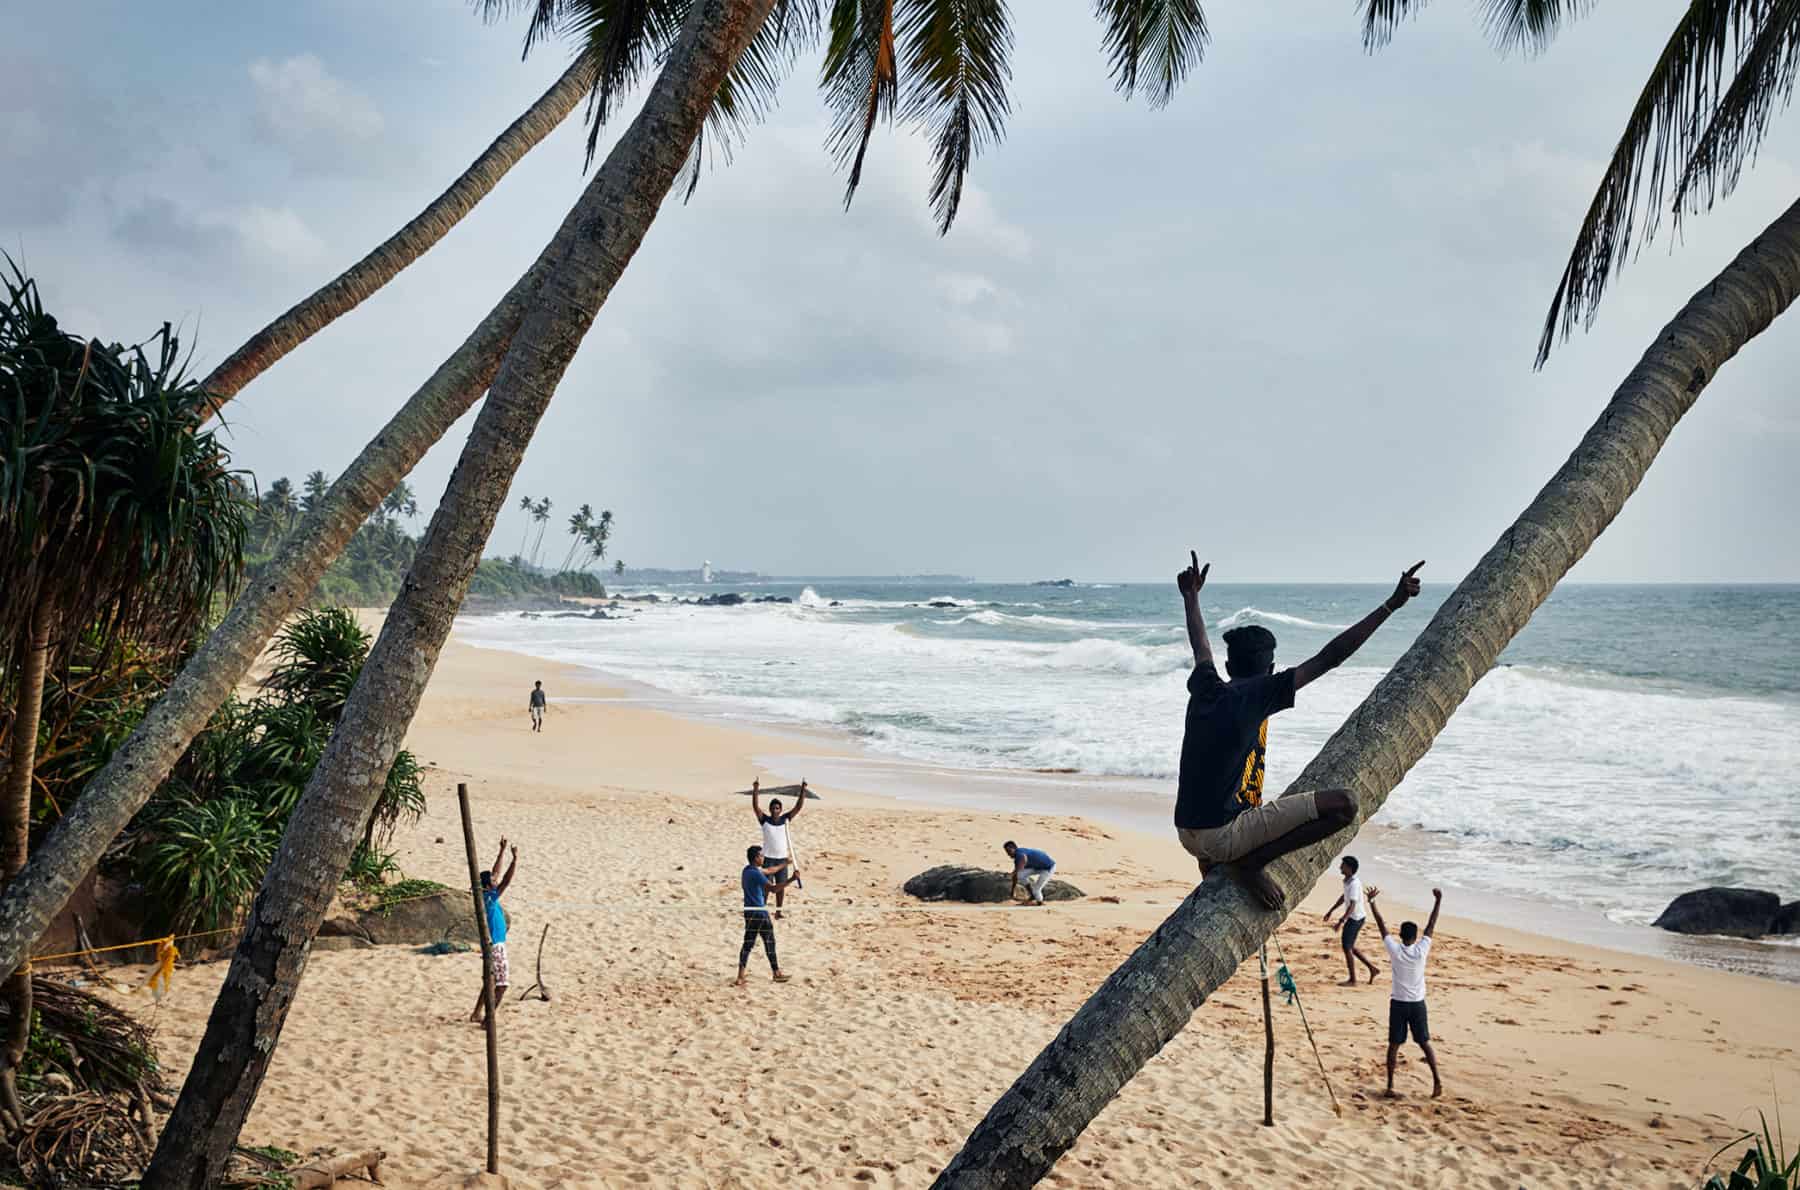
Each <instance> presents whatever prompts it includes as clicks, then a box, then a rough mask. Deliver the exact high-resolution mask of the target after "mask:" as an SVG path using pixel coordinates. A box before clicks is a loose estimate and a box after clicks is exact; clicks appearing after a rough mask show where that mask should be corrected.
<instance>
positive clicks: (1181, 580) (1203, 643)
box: [1175, 550, 1213, 667]
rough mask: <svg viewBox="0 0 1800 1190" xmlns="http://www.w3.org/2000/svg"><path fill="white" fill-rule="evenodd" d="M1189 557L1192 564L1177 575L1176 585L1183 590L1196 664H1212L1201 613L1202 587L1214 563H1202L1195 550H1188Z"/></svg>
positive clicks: (1190, 640) (1189, 634)
mask: <svg viewBox="0 0 1800 1190" xmlns="http://www.w3.org/2000/svg"><path fill="white" fill-rule="evenodd" d="M1188 559H1189V561H1190V562H1191V563H1192V565H1190V566H1189V567H1188V568H1187V569H1186V570H1184V571H1182V572H1181V573H1180V574H1178V575H1176V576H1175V586H1176V588H1177V589H1178V590H1180V592H1181V606H1182V610H1183V611H1184V612H1186V614H1187V632H1188V644H1190V645H1192V646H1193V649H1194V665H1195V666H1196V667H1199V666H1202V665H1207V666H1210V665H1212V664H1213V655H1212V645H1211V644H1210V643H1208V641H1207V639H1206V620H1205V619H1204V618H1203V617H1202V616H1201V615H1200V588H1202V587H1204V586H1206V572H1207V571H1209V570H1211V569H1212V563H1211V562H1208V563H1207V564H1206V565H1205V566H1202V565H1200V556H1199V555H1198V554H1196V553H1195V552H1194V551H1193V550H1189V551H1188Z"/></svg>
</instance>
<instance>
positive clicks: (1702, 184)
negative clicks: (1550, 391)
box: [1361, 0, 1800, 367]
mask: <svg viewBox="0 0 1800 1190" xmlns="http://www.w3.org/2000/svg"><path fill="white" fill-rule="evenodd" d="M1425 2H1426V0H1362V6H1361V7H1362V17H1363V44H1364V45H1365V46H1367V47H1368V48H1369V49H1371V50H1373V49H1377V48H1379V47H1381V46H1384V45H1386V44H1387V43H1388V41H1389V40H1390V39H1391V38H1392V37H1393V34H1394V29H1395V27H1396V26H1397V25H1398V24H1399V23H1400V22H1401V21H1402V20H1404V19H1405V18H1406V17H1408V16H1410V15H1412V14H1414V13H1416V12H1417V11H1418V10H1419V9H1421V8H1423V7H1425ZM1483 7H1484V8H1485V10H1486V18H1485V20H1486V24H1487V29H1488V34H1489V36H1490V37H1491V38H1492V39H1493V41H1494V44H1495V45H1496V46H1497V47H1498V48H1499V49H1500V50H1501V51H1502V52H1508V51H1513V50H1523V51H1525V52H1527V53H1531V52H1536V51H1541V50H1543V49H1544V48H1546V47H1547V46H1548V45H1549V44H1550V42H1551V40H1552V39H1553V38H1555V36H1556V34H1557V33H1558V32H1559V31H1561V29H1562V27H1563V26H1564V25H1566V24H1567V23H1568V22H1569V21H1571V20H1573V19H1575V18H1576V17H1579V16H1582V15H1585V14H1586V13H1587V12H1588V10H1589V9H1591V8H1593V7H1594V0H1483ZM1796 77H1800V0H1691V3H1689V4H1688V6H1687V10H1686V11H1685V12H1683V13H1682V14H1681V19H1680V20H1679V21H1677V22H1676V25H1675V30H1674V32H1672V33H1671V34H1670V35H1669V39H1668V41H1667V43H1665V44H1664V46H1663V50H1662V53H1661V54H1660V55H1658V56H1657V59H1656V63H1655V65H1654V66H1652V67H1651V69H1650V77H1649V78H1648V79H1647V80H1645V83H1644V86H1643V89H1642V91H1640V92H1639V94H1638V97H1637V99H1636V101H1634V102H1633V104H1632V106H1631V113H1630V115H1628V116H1627V117H1626V120H1625V130H1624V131H1623V132H1622V133H1621V134H1620V136H1619V143H1618V145H1617V146H1616V147H1615V148H1614V149H1613V153H1612V158H1611V160H1609V161H1608V162H1607V163H1606V172H1605V173H1603V174H1602V175H1601V177H1600V186H1599V189H1597V190H1596V191H1595V193H1594V198H1593V201H1592V202H1591V203H1589V205H1588V210H1587V215H1586V217H1585V218H1583V219H1582V221H1581V229H1580V230H1579V231H1578V232H1577V233H1576V235H1575V246H1574V248H1573V249H1572V250H1571V251H1570V253H1569V262H1568V264H1567V265H1566V266H1565V267H1564V269H1563V275H1562V279H1561V280H1560V281H1559V282H1558V283H1557V286H1556V293H1555V295H1554V296H1553V297H1552V298H1551V301H1550V311H1549V313H1548V315H1546V317H1545V319H1544V328H1543V332H1542V334H1541V335H1540V336H1539V338H1538V353H1537V363H1538V366H1539V367H1542V366H1543V364H1544V361H1545V360H1546V359H1548V358H1549V356H1550V349H1551V347H1552V346H1554V345H1555V343H1556V342H1557V341H1558V340H1559V339H1566V338H1568V337H1569V335H1570V334H1571V333H1572V332H1573V331H1574V329H1575V328H1576V327H1577V326H1578V325H1580V326H1587V325H1591V324H1592V322H1593V319H1594V312H1595V309H1596V307H1597V306H1598V305H1599V302H1600V296H1601V294H1602V293H1603V292H1605V289H1606V285H1607V282H1608V281H1609V280H1611V279H1612V277H1613V276H1614V275H1615V274H1617V273H1618V272H1619V270H1620V269H1622V268H1623V267H1624V265H1625V260H1626V258H1627V257H1628V256H1629V255H1630V254H1631V244H1632V238H1633V236H1634V235H1636V234H1638V232H1639V231H1640V229H1641V231H1642V236H1643V239H1644V240H1645V241H1648V240H1650V239H1651V238H1652V237H1654V236H1655V234H1656V231H1657V227H1658V225H1659V224H1660V222H1661V219H1662V216H1663V215H1664V214H1665V213H1667V214H1669V215H1670V216H1671V217H1672V219H1673V221H1674V223H1675V225H1676V230H1677V231H1679V230H1680V223H1681V219H1682V217H1683V216H1684V215H1689V214H1699V213H1701V212H1703V211H1706V210H1710V209H1711V208H1712V205H1713V203H1714V202H1716V201H1717V200H1718V199H1720V198H1722V197H1725V196H1726V195H1729V194H1730V193H1731V191H1732V190H1733V189H1734V188H1735V187H1736V186H1737V183H1738V179H1739V178H1740V177H1742V175H1743V171H1744V166H1745V165H1746V164H1747V163H1749V162H1750V161H1752V160H1754V159H1755V157H1756V150H1757V148H1758V147H1759V146H1760V145H1761V144H1762V139H1763V135H1764V134H1765V133H1766V132H1767V131H1768V127H1769V117H1770V116H1771V115H1773V114H1774V111H1775V109H1776V108H1777V107H1783V108H1785V107H1786V106H1787V105H1788V103H1789V101H1791V100H1792V99H1793V97H1794V82H1795V79H1796Z"/></svg>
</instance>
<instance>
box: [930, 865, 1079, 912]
mask: <svg viewBox="0 0 1800 1190" xmlns="http://www.w3.org/2000/svg"><path fill="white" fill-rule="evenodd" d="M1011 884H1012V873H1010V872H993V871H989V870H988V869H986V868H972V867H970V866H968V865H967V864H941V865H939V866H938V867H935V868H928V869H926V870H925V871H923V872H920V873H919V874H918V875H917V876H914V877H913V878H912V879H911V880H908V881H907V882H906V884H905V886H904V888H905V891H906V892H907V894H908V895H909V896H915V897H917V898H919V899H920V900H921V901H967V902H970V903H974V904H986V903H990V902H995V901H1005V900H1008V899H1010V898H1009V897H1008V889H1009V887H1010V886H1011ZM1023 887H1024V886H1023V885H1021V886H1020V888H1021V890H1023ZM1085 896H1087V894H1086V893H1084V892H1082V891H1081V890H1080V889H1079V888H1076V887H1075V886H1074V885H1073V884H1070V883H1069V882H1068V881H1067V880H1052V881H1050V883H1048V884H1046V885H1045V886H1044V899H1045V900H1046V901H1073V900H1075V899H1076V898H1077V897H1085Z"/></svg>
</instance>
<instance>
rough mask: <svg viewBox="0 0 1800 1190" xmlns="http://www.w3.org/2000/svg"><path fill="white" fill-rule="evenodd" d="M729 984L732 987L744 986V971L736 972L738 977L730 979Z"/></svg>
mask: <svg viewBox="0 0 1800 1190" xmlns="http://www.w3.org/2000/svg"><path fill="white" fill-rule="evenodd" d="M731 986H732V987H734V988H741V987H743V986H744V973H743V972H742V971H740V972H738V977H737V978H736V979H734V980H732V981H731Z"/></svg>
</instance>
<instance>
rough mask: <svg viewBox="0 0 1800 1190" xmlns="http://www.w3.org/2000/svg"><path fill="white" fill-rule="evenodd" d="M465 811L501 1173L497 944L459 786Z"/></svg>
mask: <svg viewBox="0 0 1800 1190" xmlns="http://www.w3.org/2000/svg"><path fill="white" fill-rule="evenodd" d="M456 804H457V806H458V807H460V808H461V810H462V828H463V850H464V851H466V852H467V853H468V856H469V891H470V892H471V893H472V894H473V895H474V897H475V932H476V935H477V936H478V937H479V938H480V939H481V998H482V1002H483V1003H484V1004H485V1005H486V1006H487V1007H486V1012H487V1083H488V1118H487V1171H488V1172H489V1173H499V1172H500V1036H499V1034H498V1033H497V1032H496V1030H497V1029H498V1027H499V1016H500V1013H499V1011H498V1009H499V1007H500V1006H499V1005H498V1004H496V1003H495V1002H494V964H493V959H494V944H493V942H492V941H491V940H490V939H489V938H488V925H487V904H486V903H485V902H484V901H483V900H482V896H481V863H480V861H478V860H477V859H476V858H475V823H474V820H473V819H471V818H470V817H469V787H468V786H467V785H465V784H463V783H462V782H460V781H459V782H457V784H456Z"/></svg>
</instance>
